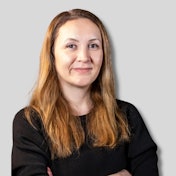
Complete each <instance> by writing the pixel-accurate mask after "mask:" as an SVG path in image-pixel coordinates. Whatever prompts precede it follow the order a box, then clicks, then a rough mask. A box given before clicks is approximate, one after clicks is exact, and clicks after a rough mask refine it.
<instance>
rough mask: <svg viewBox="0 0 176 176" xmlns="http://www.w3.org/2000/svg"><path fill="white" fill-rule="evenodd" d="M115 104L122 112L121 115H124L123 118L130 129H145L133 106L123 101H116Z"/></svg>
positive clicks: (137, 111) (142, 120)
mask: <svg viewBox="0 0 176 176" xmlns="http://www.w3.org/2000/svg"><path fill="white" fill-rule="evenodd" d="M117 104H118V107H119V109H120V110H121V111H122V112H123V114H125V117H126V118H127V121H128V123H129V125H130V127H131V128H132V129H135V128H139V127H145V124H144V119H143V118H142V116H141V114H140V112H139V110H138V109H137V107H136V106H135V105H134V104H132V103H130V102H127V101H124V100H117ZM145 128H146V127H145Z"/></svg>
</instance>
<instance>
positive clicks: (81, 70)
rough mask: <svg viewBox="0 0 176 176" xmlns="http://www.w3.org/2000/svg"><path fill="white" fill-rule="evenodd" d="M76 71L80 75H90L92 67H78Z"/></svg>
mask: <svg viewBox="0 0 176 176" xmlns="http://www.w3.org/2000/svg"><path fill="white" fill-rule="evenodd" d="M73 70H74V71H76V72H78V73H88V72H90V71H91V70H92V68H91V67H85V68H83V67H78V68H73Z"/></svg>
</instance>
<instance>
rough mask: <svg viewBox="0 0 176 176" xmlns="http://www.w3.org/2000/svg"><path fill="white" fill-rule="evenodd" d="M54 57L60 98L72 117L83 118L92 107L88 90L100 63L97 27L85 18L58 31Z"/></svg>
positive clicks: (100, 46) (99, 35)
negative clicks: (73, 114) (69, 108)
mask: <svg viewBox="0 0 176 176" xmlns="http://www.w3.org/2000/svg"><path fill="white" fill-rule="evenodd" d="M54 55H55V66H56V70H57V74H58V78H59V81H60V84H61V87H62V91H63V93H64V96H65V97H66V99H67V100H68V101H69V102H70V105H71V107H72V109H73V110H74V113H75V115H83V114H87V113H88V112H89V111H90V109H91V107H92V102H91V100H90V95H89V87H90V85H91V84H92V82H93V81H94V80H95V79H96V78H97V76H98V74H99V71H100V68H101V65H102V61H103V50H102V39H101V34H100V31H99V29H98V27H97V26H96V25H95V24H94V23H92V22H91V21H90V20H88V19H85V18H80V19H76V20H71V21H68V22H66V23H65V24H64V25H63V26H62V27H61V28H60V29H59V33H58V37H57V38H56V41H55V50H54Z"/></svg>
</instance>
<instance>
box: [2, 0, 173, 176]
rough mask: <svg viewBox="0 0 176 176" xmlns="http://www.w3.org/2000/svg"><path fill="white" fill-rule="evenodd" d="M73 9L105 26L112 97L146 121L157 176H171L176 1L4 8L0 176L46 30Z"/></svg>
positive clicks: (41, 2) (47, 2) (79, 0)
mask: <svg viewBox="0 0 176 176" xmlns="http://www.w3.org/2000/svg"><path fill="white" fill-rule="evenodd" d="M72 8H84V9H87V10H90V11H92V12H94V13H95V14H96V15H97V16H99V17H100V19H101V20H102V21H103V22H104V24H105V26H106V27H107V30H108V32H109V35H110V38H111V41H112V44H113V63H114V69H115V73H116V81H117V95H118V97H119V98H120V99H123V100H125V101H129V102H131V103H132V104H134V105H135V106H136V107H137V108H138V110H139V111H140V113H141V115H142V116H143V119H144V121H145V122H146V125H147V127H148V129H149V131H150V133H151V135H152V137H153V138H154V140H155V142H156V143H157V145H158V156H159V169H160V175H161V176H169V175H175V169H174V167H175V163H174V162H173V159H175V156H176V154H175V153H176V152H175V148H176V141H175V134H176V130H175V128H176V126H175V118H176V113H175V110H176V103H175V101H176V63H175V61H176V4H175V1H174V0H173V1H171V0H165V1H163V0H147V1H141V0H117V1H115V0H107V1H106V0H104V1H102V0H99V1H98V0H97V1H93V0H91V1H83V0H37V1H35V0H30V1H24V0H15V1H9V0H6V1H4V2H2V1H1V3H0V130H1V131H0V138H1V139H0V140H1V142H0V168H1V169H0V175H9V176H10V175H11V147H12V121H13V118H14V115H15V114H16V112H17V111H18V110H20V109H21V108H22V107H24V106H25V105H26V104H27V103H28V100H29V97H30V92H31V89H32V87H33V85H34V83H35V80H36V77H37V74H38V66H39V54H40V49H41V45H42V42H43V38H44V35H45V32H46V29H47V27H48V25H49V23H50V21H51V20H52V19H53V17H54V16H55V15H57V14H58V13H60V12H61V11H62V10H70V9H72ZM19 157H20V156H19Z"/></svg>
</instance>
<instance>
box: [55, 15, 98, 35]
mask: <svg viewBox="0 0 176 176" xmlns="http://www.w3.org/2000/svg"><path fill="white" fill-rule="evenodd" d="M69 35H77V36H81V35H95V36H97V37H99V38H101V34H100V29H99V28H98V26H97V25H96V24H95V23H94V22H92V21H91V20H89V19H87V18H78V19H74V20H69V21H67V22H66V23H65V24H63V25H62V26H61V27H60V29H59V30H58V36H60V37H62V36H69Z"/></svg>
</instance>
